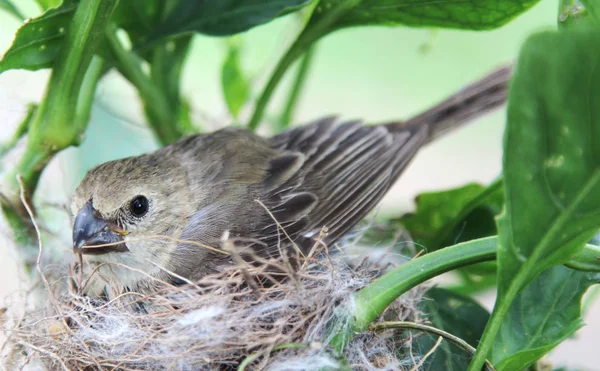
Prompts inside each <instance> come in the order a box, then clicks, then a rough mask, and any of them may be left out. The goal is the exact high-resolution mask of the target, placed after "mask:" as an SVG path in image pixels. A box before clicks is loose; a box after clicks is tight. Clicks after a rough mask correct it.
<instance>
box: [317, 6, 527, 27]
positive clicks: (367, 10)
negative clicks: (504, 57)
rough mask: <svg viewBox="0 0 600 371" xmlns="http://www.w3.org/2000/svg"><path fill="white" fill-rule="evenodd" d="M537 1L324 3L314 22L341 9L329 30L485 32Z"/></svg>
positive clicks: (525, 9)
mask: <svg viewBox="0 0 600 371" xmlns="http://www.w3.org/2000/svg"><path fill="white" fill-rule="evenodd" d="M538 1H539V0H502V1H498V0H467V1H461V0H438V1H431V0H352V1H349V0H342V1H340V0H324V1H321V3H320V4H319V6H318V7H317V9H316V10H315V13H314V14H315V17H316V18H325V17H329V15H330V14H332V13H333V12H337V11H338V10H340V9H342V7H343V8H344V9H343V11H344V14H343V15H341V16H338V17H337V18H338V19H337V20H336V21H335V23H334V24H333V25H332V26H331V28H330V29H331V30H334V29H339V28H345V27H353V26H367V25H383V26H395V25H406V26H411V27H440V28H459V29H468V30H487V29H492V28H497V27H500V26H502V25H504V24H506V23H508V22H509V21H510V20H512V19H513V18H515V17H517V16H518V15H519V14H521V13H523V12H525V11H527V10H528V9H529V8H531V7H532V6H533V5H535V4H536V3H537V2H538Z"/></svg>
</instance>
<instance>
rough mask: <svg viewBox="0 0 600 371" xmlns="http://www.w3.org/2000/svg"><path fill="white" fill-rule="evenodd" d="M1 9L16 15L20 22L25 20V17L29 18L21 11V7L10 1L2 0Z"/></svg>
mask: <svg viewBox="0 0 600 371" xmlns="http://www.w3.org/2000/svg"><path fill="white" fill-rule="evenodd" d="M0 9H4V10H6V11H7V12H8V13H10V14H12V15H13V16H15V18H17V19H18V20H19V21H20V22H23V20H24V19H25V18H27V17H25V15H23V13H21V11H20V10H19V8H17V7H16V6H15V5H14V4H13V3H11V2H10V1H0Z"/></svg>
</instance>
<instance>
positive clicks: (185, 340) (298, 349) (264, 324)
mask: <svg viewBox="0 0 600 371" xmlns="http://www.w3.org/2000/svg"><path fill="white" fill-rule="evenodd" d="M317 255H318V256H319V257H318V258H309V259H307V260H305V261H301V263H302V265H301V268H300V269H299V270H298V271H291V270H289V271H287V273H286V276H287V278H286V279H285V280H280V281H278V282H275V283H273V284H271V285H264V286H263V285H261V284H260V282H259V281H258V280H259V277H264V276H265V274H268V273H265V271H264V268H258V267H252V266H249V265H245V266H243V267H242V266H237V267H233V266H232V267H231V268H229V269H226V270H224V271H223V272H221V273H219V274H218V275H214V276H209V277H205V278H204V279H202V281H200V282H197V283H195V284H193V285H184V286H164V287H162V288H161V289H159V290H158V291H156V293H154V294H151V295H140V294H136V293H124V294H122V295H120V296H117V297H115V298H111V299H110V300H109V301H101V300H92V299H90V298H87V297H85V296H81V295H78V294H77V293H76V290H70V291H71V292H69V293H68V294H64V292H65V291H67V290H65V289H64V287H65V285H64V283H63V284H59V283H57V284H55V286H56V287H53V290H51V291H55V292H58V291H59V290H61V289H62V290H63V291H62V292H63V295H62V296H59V297H56V296H55V297H51V298H49V299H48V301H47V306H46V308H45V309H43V310H42V309H39V308H38V309H37V310H33V311H30V312H28V313H26V316H25V320H24V321H22V322H21V323H20V324H16V323H13V324H12V328H11V329H9V331H7V335H9V336H10V347H9V348H10V349H5V353H7V354H5V356H6V357H5V361H4V362H5V366H6V367H7V368H8V369H10V370H13V369H14V370H16V369H19V368H20V367H23V366H24V365H26V366H25V369H28V368H29V369H37V368H36V367H39V369H46V370H58V369H61V368H67V369H75V370H77V369H79V370H83V369H85V370H88V369H89V370H94V369H121V370H167V369H168V370H227V369H238V367H240V365H243V366H245V367H246V370H256V369H266V370H323V369H337V368H339V367H341V366H342V365H343V364H344V363H345V364H346V365H350V366H351V367H352V368H354V369H360V370H398V369H403V368H405V367H406V369H410V368H411V367H412V366H414V364H413V362H414V359H413V360H407V359H402V358H400V356H399V354H400V352H398V349H399V348H402V347H406V346H408V344H407V343H408V340H407V339H406V338H402V337H401V336H399V334H392V333H380V334H373V333H368V332H367V333H364V334H359V335H358V336H356V337H355V338H354V339H353V340H352V342H351V343H350V344H349V345H348V346H347V347H346V350H345V352H344V354H343V357H336V356H335V355H334V353H333V352H332V351H331V349H329V348H328V347H327V346H326V344H327V343H328V341H329V340H330V337H331V335H332V334H331V333H330V331H329V330H330V326H331V324H332V323H334V321H336V320H338V319H339V318H344V316H345V315H346V314H347V312H348V308H351V307H352V294H353V293H354V292H356V291H357V290H358V289H360V288H362V287H364V286H365V285H366V284H368V283H369V282H371V281H372V280H373V279H375V278H376V277H378V276H379V275H381V274H382V268H381V267H379V266H377V265H376V264H374V263H369V262H365V261H363V262H362V263H360V264H349V263H347V259H344V258H343V257H341V256H338V255H336V256H334V257H331V256H329V255H328V254H327V253H326V252H325V251H321V252H320V253H318V254H313V256H317ZM275 264H278V266H280V267H281V266H284V265H283V264H282V263H281V262H274V265H275ZM248 281H251V282H253V283H252V284H251V285H249V284H247V282H248ZM423 291H424V289H419V288H416V289H413V290H412V291H411V292H409V293H407V294H405V295H403V296H402V297H401V298H400V299H398V300H397V301H396V302H395V303H394V304H393V305H392V306H390V308H388V310H387V312H386V313H385V318H386V320H410V321H417V320H418V317H419V313H418V311H417V310H416V309H415V308H416V305H417V304H418V302H419V300H420V296H421V294H422V292H423ZM338 323H339V321H338ZM341 362H344V363H341ZM32 367H33V368H32Z"/></svg>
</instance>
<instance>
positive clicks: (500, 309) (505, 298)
mask: <svg viewBox="0 0 600 371" xmlns="http://www.w3.org/2000/svg"><path fill="white" fill-rule="evenodd" d="M529 262H533V260H528V261H527V263H529ZM527 263H525V264H524V265H523V267H525V268H526V265H528V264H527ZM529 281H530V280H529V272H528V270H526V269H520V270H519V271H518V273H517V275H516V276H515V277H513V279H512V280H511V284H510V286H509V287H508V290H507V291H506V293H505V294H504V295H498V296H497V298H496V303H495V304H494V310H493V311H492V315H491V316H490V319H489V321H488V323H487V325H486V326H485V330H484V331H483V334H482V335H481V340H480V342H479V346H478V347H477V351H476V352H475V356H474V357H473V359H472V360H471V363H469V368H468V371H480V370H481V367H482V366H483V364H484V362H485V360H486V359H487V356H488V354H489V352H490V350H491V349H492V345H493V344H494V341H493V340H494V339H496V336H497V334H498V331H499V330H500V326H502V323H503V322H504V318H505V317H506V313H508V309H509V308H510V305H511V304H512V302H513V301H514V299H515V298H516V297H517V295H518V294H519V292H521V289H522V288H523V287H525V285H527V282H529Z"/></svg>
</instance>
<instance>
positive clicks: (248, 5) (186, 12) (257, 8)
mask: <svg viewBox="0 0 600 371" xmlns="http://www.w3.org/2000/svg"><path fill="white" fill-rule="evenodd" d="M310 2H311V0H204V1H198V0H181V1H180V2H179V4H178V5H177V6H176V7H175V9H173V10H172V11H171V12H170V13H169V15H168V17H167V18H166V19H165V21H164V22H163V23H162V24H161V25H160V27H159V29H158V30H157V31H156V32H155V34H154V38H155V39H156V38H159V37H165V36H173V35H177V34H182V33H191V32H199V33H202V34H206V35H213V36H227V35H233V34H236V33H240V32H244V31H247V30H249V29H251V28H252V27H255V26H258V25H261V24H264V23H267V22H270V21H271V20H273V19H275V18H277V17H279V16H281V15H285V14H288V13H290V12H292V11H295V10H298V9H300V8H302V7H304V6H306V5H308V4H309V3H310Z"/></svg>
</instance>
